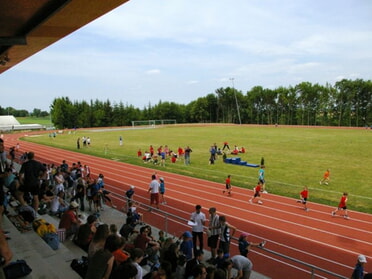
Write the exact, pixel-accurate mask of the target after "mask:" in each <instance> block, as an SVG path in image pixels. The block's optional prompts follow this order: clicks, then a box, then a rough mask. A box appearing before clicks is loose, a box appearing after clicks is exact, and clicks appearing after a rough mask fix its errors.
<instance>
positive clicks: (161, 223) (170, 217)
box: [112, 193, 348, 279]
mask: <svg viewBox="0 0 372 279" xmlns="http://www.w3.org/2000/svg"><path fill="white" fill-rule="evenodd" d="M112 194H113V195H115V197H116V198H117V199H118V200H121V201H122V202H125V199H124V198H123V196H121V195H118V194H115V193H112ZM136 203H138V205H139V208H141V209H142V210H145V211H148V209H149V208H150V207H149V205H148V204H145V203H142V202H139V201H136ZM151 216H152V218H151V219H147V220H145V221H146V223H148V224H150V225H152V226H154V227H157V228H159V229H161V230H163V231H164V232H165V233H166V235H168V234H170V235H174V236H179V235H176V233H175V232H174V231H172V230H171V227H175V224H177V226H178V227H180V226H181V227H182V228H185V229H187V228H189V226H187V221H188V220H187V219H185V218H182V217H180V216H177V215H174V214H171V213H169V212H166V211H163V210H160V209H153V210H152V215H151ZM181 231H182V230H181ZM232 239H233V241H234V243H233V244H234V245H236V246H237V245H238V244H237V242H238V238H236V237H232ZM260 251H262V252H263V253H264V254H265V255H266V256H267V257H272V256H276V257H277V258H279V260H278V261H276V262H278V263H280V262H282V260H283V259H284V260H287V261H289V262H293V263H296V264H299V265H300V266H302V269H304V270H306V271H307V273H308V274H309V278H311V279H314V278H316V277H319V278H329V277H324V274H325V275H327V276H332V277H331V278H337V279H347V278H348V277H345V276H343V275H340V274H337V273H334V272H332V271H329V270H326V269H323V268H321V267H317V266H315V265H312V264H309V263H306V262H304V261H301V260H298V259H295V258H292V257H289V256H287V255H284V254H281V253H278V252H276V251H273V250H270V249H267V248H260ZM272 258H273V259H275V258H274V257H272ZM321 274H322V275H321Z"/></svg>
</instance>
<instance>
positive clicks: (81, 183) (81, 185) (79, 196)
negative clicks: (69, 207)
mask: <svg viewBox="0 0 372 279" xmlns="http://www.w3.org/2000/svg"><path fill="white" fill-rule="evenodd" d="M84 197H85V180H84V178H82V177H79V178H78V179H77V185H76V193H75V196H74V197H73V198H72V199H71V201H75V200H77V201H78V202H79V204H80V210H81V211H84V210H85V205H84Z"/></svg>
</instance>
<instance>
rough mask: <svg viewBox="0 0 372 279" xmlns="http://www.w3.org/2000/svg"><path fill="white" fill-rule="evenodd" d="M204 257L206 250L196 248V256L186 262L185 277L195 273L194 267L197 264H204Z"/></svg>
mask: <svg viewBox="0 0 372 279" xmlns="http://www.w3.org/2000/svg"><path fill="white" fill-rule="evenodd" d="M203 259H204V252H203V250H196V251H195V253H194V258H193V259H191V260H189V261H188V262H187V263H186V268H185V278H189V277H190V276H192V275H193V269H194V267H195V266H197V265H199V264H202V262H203Z"/></svg>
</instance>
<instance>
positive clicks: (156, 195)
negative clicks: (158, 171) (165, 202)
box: [147, 174, 160, 211]
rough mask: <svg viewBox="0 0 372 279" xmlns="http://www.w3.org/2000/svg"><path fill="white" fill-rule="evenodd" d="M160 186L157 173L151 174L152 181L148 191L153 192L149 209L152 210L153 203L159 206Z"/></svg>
mask: <svg viewBox="0 0 372 279" xmlns="http://www.w3.org/2000/svg"><path fill="white" fill-rule="evenodd" d="M159 187H160V183H159V181H158V180H157V179H156V175H155V174H153V175H152V176H151V182H150V187H149V190H148V191H147V192H148V193H151V196H150V208H149V211H151V210H152V205H153V204H155V205H156V208H159Z"/></svg>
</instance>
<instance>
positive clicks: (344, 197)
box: [332, 192, 349, 219]
mask: <svg viewBox="0 0 372 279" xmlns="http://www.w3.org/2000/svg"><path fill="white" fill-rule="evenodd" d="M346 204H347V193H346V192H344V194H343V195H342V197H341V199H340V203H339V204H338V207H337V209H336V210H334V211H332V216H335V215H336V212H338V211H339V210H343V211H344V218H345V219H349V215H347V205H346Z"/></svg>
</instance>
